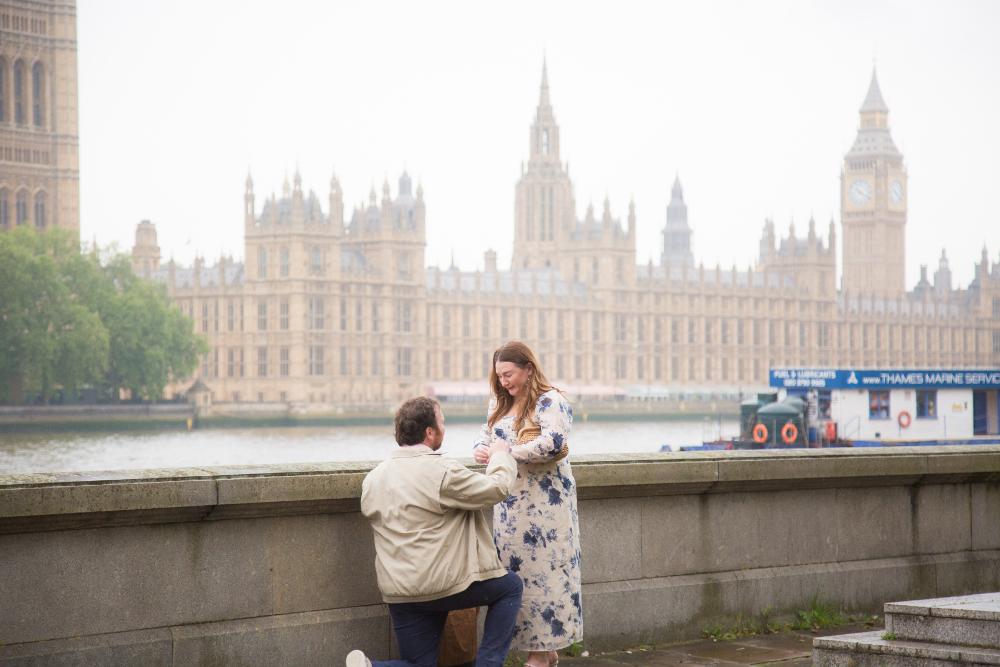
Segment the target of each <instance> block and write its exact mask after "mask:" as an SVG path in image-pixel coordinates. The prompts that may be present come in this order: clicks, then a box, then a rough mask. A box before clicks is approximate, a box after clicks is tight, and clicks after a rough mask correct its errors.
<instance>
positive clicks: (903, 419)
mask: <svg viewBox="0 0 1000 667" xmlns="http://www.w3.org/2000/svg"><path fill="white" fill-rule="evenodd" d="M896 421H897V422H898V423H899V428H909V426H910V422H911V421H913V420H912V419H910V413H909V412H907V411H906V410H903V411H902V412H900V413H899V414H898V415H897V416H896Z"/></svg>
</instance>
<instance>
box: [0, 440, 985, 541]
mask: <svg viewBox="0 0 1000 667" xmlns="http://www.w3.org/2000/svg"><path fill="white" fill-rule="evenodd" d="M465 462H466V463H471V461H469V460H467V461H465ZM573 464H574V474H575V476H576V479H577V483H578V487H579V494H580V497H581V498H617V497H635V496H650V495H684V494H694V493H726V492H732V491H767V490H776V489H781V490H788V489H814V488H834V487H838V488H840V487H849V486H854V487H865V486H888V485H904V486H905V485H914V484H932V483H954V482H955V481H956V480H961V481H963V482H973V481H979V482H992V481H1000V446H955V447H893V448H882V449H877V450H874V449H868V448H863V449H857V450H854V449H847V450H834V449H830V450H770V451H732V452H689V453H672V454H670V453H667V454H649V455H627V456H624V455H619V456H601V457H578V458H574V459H573ZM374 465H375V463H374V462H357V463H340V464H338V463H330V464H299V465H274V466H240V467H209V468H185V469H177V470H142V471H115V472H106V473H101V472H88V473H65V474H51V473H48V474H37V475H5V476H0V532H19V531H28V530H33V529H35V530H51V529H54V528H59V529H64V528H69V527H71V520H70V519H69V517H71V516H73V515H79V517H80V520H81V522H80V525H81V526H93V525H100V523H99V522H96V523H95V517H94V515H95V514H100V513H117V514H116V516H115V517H114V521H113V525H127V523H128V521H129V520H130V517H131V518H133V519H134V521H135V522H136V523H148V522H149V517H148V516H145V515H144V514H143V513H144V512H148V511H150V510H164V509H170V508H199V509H197V510H196V511H194V512H181V513H180V514H179V515H178V518H177V520H184V521H187V520H191V519H192V516H197V515H199V514H200V515H202V516H203V518H206V519H218V518H229V517H231V516H236V517H246V516H269V515H288V514H295V513H303V514H310V513H315V512H326V511H353V509H356V505H355V504H353V503H351V502H343V503H337V502H334V501H351V500H354V499H357V498H358V497H359V495H360V491H361V481H362V480H363V479H364V475H365V474H367V472H368V471H369V470H370V469H371V468H372V467H373V466H374ZM250 506H256V509H254V510H252V511H251V510H250V509H249V507H250ZM203 508H212V509H209V510H205V509H203ZM226 508H231V509H229V510H227V509H226ZM254 512H256V513H254ZM129 513H136V514H134V515H132V514H129ZM55 515H59V516H61V519H60V520H59V521H58V522H57V523H55V524H46V523H45V522H34V521H32V522H24V521H17V519H20V518H27V517H45V516H55ZM164 516H169V515H160V518H163V517H164Z"/></svg>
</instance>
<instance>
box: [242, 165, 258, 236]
mask: <svg viewBox="0 0 1000 667" xmlns="http://www.w3.org/2000/svg"><path fill="white" fill-rule="evenodd" d="M254 209H255V206H254V194H253V179H252V178H251V177H250V171H249V170H248V171H247V182H246V191H245V192H244V193H243V224H244V225H245V226H246V227H247V228H249V227H253V225H254V222H255V219H256V211H255V210H254Z"/></svg>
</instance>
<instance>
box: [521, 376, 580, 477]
mask: <svg viewBox="0 0 1000 667" xmlns="http://www.w3.org/2000/svg"><path fill="white" fill-rule="evenodd" d="M535 420H536V421H537V422H538V426H539V428H540V429H541V431H542V432H541V435H539V436H538V437H537V438H535V439H534V440H531V441H529V442H526V443H524V444H519V445H512V446H511V448H510V453H511V454H512V455H513V456H514V458H515V459H517V460H518V461H521V462H522V463H547V462H549V461H553V460H555V458H556V457H557V456H559V451H560V450H561V449H562V447H563V443H565V442H566V441H567V440H568V439H569V431H570V428H571V426H572V425H573V409H572V408H571V407H570V405H569V402H567V401H566V399H565V398H563V397H562V395H561V394H560V393H559V392H551V393H545V394H542V396H541V397H540V398H539V399H538V403H537V404H536V406H535Z"/></svg>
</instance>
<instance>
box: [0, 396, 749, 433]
mask: <svg viewBox="0 0 1000 667" xmlns="http://www.w3.org/2000/svg"><path fill="white" fill-rule="evenodd" d="M484 405H485V402H483V401H477V402H445V403H444V404H443V408H444V410H445V413H446V414H447V416H448V420H449V421H451V422H454V423H479V422H482V421H483V419H484V418H485V416H486V413H485V407H484ZM396 407H397V406H379V407H372V406H344V407H341V408H338V409H332V410H331V409H330V408H328V407H325V408H322V409H320V408H318V407H315V408H310V409H305V408H303V407H301V406H295V405H290V404H287V403H238V404H234V403H218V404H214V405H212V407H211V410H210V411H209V412H208V414H205V413H203V412H202V413H199V412H198V411H197V410H196V409H195V408H194V406H192V405H189V404H187V403H158V404H139V405H131V404H119V405H66V406H62V405H60V406H23V407H20V406H19V407H9V406H0V433H60V432H66V431H83V432H87V431H94V432H96V431H148V430H185V429H187V430H190V429H217V428H223V429H224V428H295V427H300V426H301V427H335V426H381V425H391V424H392V420H393V414H394V412H395V409H396ZM738 407H739V406H737V405H736V404H735V403H732V402H723V401H708V400H706V401H678V402H652V401H650V402H646V401H591V402H586V403H585V402H581V401H578V402H577V403H576V405H575V419H576V420H577V421H578V422H587V421H658V420H660V421H672V420H682V419H702V420H709V421H711V420H726V419H737V418H738V417H739V409H738Z"/></svg>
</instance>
